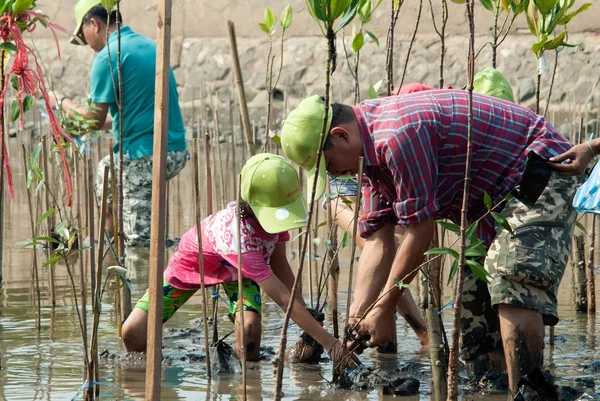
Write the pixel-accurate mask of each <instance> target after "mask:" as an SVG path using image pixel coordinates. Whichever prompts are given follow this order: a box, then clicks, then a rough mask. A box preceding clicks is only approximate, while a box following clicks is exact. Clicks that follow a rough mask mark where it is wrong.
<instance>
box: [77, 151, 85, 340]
mask: <svg viewBox="0 0 600 401" xmlns="http://www.w3.org/2000/svg"><path fill="white" fill-rule="evenodd" d="M74 164H75V165H74V171H75V180H76V181H75V182H76V185H77V193H76V195H75V196H76V200H75V201H76V202H77V212H76V213H77V225H78V226H79V227H78V228H83V224H84V222H83V217H82V214H81V192H82V191H83V181H84V180H83V176H82V172H81V159H80V156H79V154H76V155H75V157H74ZM84 194H86V196H87V192H84ZM77 244H78V246H79V248H78V249H79V252H80V255H79V290H80V295H81V311H82V312H81V325H82V327H83V333H82V338H83V348H84V349H86V350H87V348H88V337H87V288H86V280H85V267H84V263H83V262H84V261H83V253H82V249H83V232H81V233H79V234H77Z"/></svg>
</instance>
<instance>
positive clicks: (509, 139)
mask: <svg viewBox="0 0 600 401" xmlns="http://www.w3.org/2000/svg"><path fill="white" fill-rule="evenodd" d="M353 110H354V114H355V116H356V119H357V121H358V125H359V128H360V132H361V138H362V144H363V149H364V166H365V167H364V177H363V199H364V203H363V210H364V214H363V215H362V217H361V220H360V234H361V236H363V237H369V236H370V235H371V234H372V233H374V232H375V231H377V230H378V229H379V228H381V227H382V226H383V225H384V224H386V223H394V224H399V225H402V226H407V225H410V224H415V223H419V222H422V221H424V220H426V219H428V218H435V219H449V220H451V221H453V222H455V223H457V224H459V223H460V209H461V206H462V193H463V183H464V174H465V162H466V152H467V120H468V92H466V91H463V90H447V89H445V90H432V91H426V92H419V93H414V94H410V95H404V96H392V97H385V98H380V99H376V100H368V101H364V102H362V103H360V104H359V105H357V106H353ZM570 147H571V144H570V143H569V141H567V140H566V139H565V138H564V137H563V136H562V135H561V134H560V133H558V131H556V129H555V128H553V127H552V126H551V125H550V124H548V123H547V122H546V120H545V119H544V118H543V117H542V116H539V115H537V114H535V113H534V112H532V111H530V110H529V109H526V108H524V107H521V106H519V105H516V104H514V103H510V102H507V101H504V100H500V99H497V98H492V97H488V96H484V95H478V94H473V152H472V161H471V186H470V190H469V200H468V201H469V202H468V204H469V219H470V220H471V221H473V220H474V219H477V218H479V217H480V216H481V215H482V214H483V213H484V211H485V207H484V204H483V196H484V193H485V192H487V193H488V194H490V196H491V197H492V200H493V204H496V203H498V202H500V201H501V200H502V199H503V198H504V197H505V196H506V194H507V193H508V192H510V191H511V190H512V189H513V188H514V187H515V186H516V185H517V184H518V183H519V182H520V178H521V175H522V174H523V171H524V168H525V162H526V160H527V154H528V153H529V152H530V151H534V152H536V153H537V154H538V155H540V156H542V157H551V156H554V155H557V154H560V153H563V152H564V151H566V150H568V149H569V148H570ZM478 234H479V236H480V238H481V239H483V240H485V241H486V243H488V244H489V243H490V242H491V240H492V239H493V237H494V235H495V230H494V221H493V219H492V218H491V216H489V218H486V219H484V220H483V221H482V222H481V224H480V225H479V233H478Z"/></svg>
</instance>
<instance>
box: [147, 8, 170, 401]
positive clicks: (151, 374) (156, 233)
mask: <svg viewBox="0 0 600 401" xmlns="http://www.w3.org/2000/svg"><path fill="white" fill-rule="evenodd" d="M157 31H158V40H157V48H156V96H155V98H156V103H155V107H154V154H153V159H152V220H151V224H150V265H149V270H150V278H149V293H150V294H149V295H150V302H149V313H148V342H147V344H148V347H147V350H148V351H147V352H148V355H147V358H146V400H152V401H155V400H160V388H161V386H160V372H161V369H160V367H161V362H162V352H161V351H162V311H163V304H162V282H163V266H164V262H165V218H164V217H165V203H166V199H165V187H166V183H167V179H166V178H167V177H166V165H167V131H168V122H169V56H170V50H171V0H160V1H159V2H158V18H157Z"/></svg>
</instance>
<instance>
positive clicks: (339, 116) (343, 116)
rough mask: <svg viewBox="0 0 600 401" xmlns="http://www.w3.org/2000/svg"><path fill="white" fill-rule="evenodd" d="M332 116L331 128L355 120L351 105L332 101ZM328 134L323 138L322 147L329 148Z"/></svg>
mask: <svg viewBox="0 0 600 401" xmlns="http://www.w3.org/2000/svg"><path fill="white" fill-rule="evenodd" d="M331 110H332V114H333V115H332V117H331V127H329V130H331V129H332V128H334V127H339V126H340V125H342V124H347V123H350V122H352V121H354V120H355V117H354V112H353V111H352V107H350V106H347V105H345V104H341V103H333V104H332V105H331ZM329 138H330V136H329V135H327V138H325V144H324V145H323V149H331V147H332V145H331V142H330V141H329Z"/></svg>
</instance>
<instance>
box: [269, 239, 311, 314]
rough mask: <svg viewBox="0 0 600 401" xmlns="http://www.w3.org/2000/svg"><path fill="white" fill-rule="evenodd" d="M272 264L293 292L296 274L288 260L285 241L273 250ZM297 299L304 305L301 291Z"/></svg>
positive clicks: (298, 292)
mask: <svg viewBox="0 0 600 401" xmlns="http://www.w3.org/2000/svg"><path fill="white" fill-rule="evenodd" d="M270 265H271V270H273V273H275V275H276V276H277V278H278V279H279V280H280V281H281V282H282V283H283V285H285V286H286V288H287V289H288V291H289V292H290V294H291V292H292V288H293V286H294V280H295V276H294V273H293V272H292V268H291V267H290V264H289V262H288V260H287V255H286V251H285V243H280V244H277V246H276V247H275V250H274V251H273V255H271V262H270ZM296 299H297V300H298V301H299V302H301V303H302V304H303V305H304V299H303V298H302V294H301V293H300V291H297V292H296Z"/></svg>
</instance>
